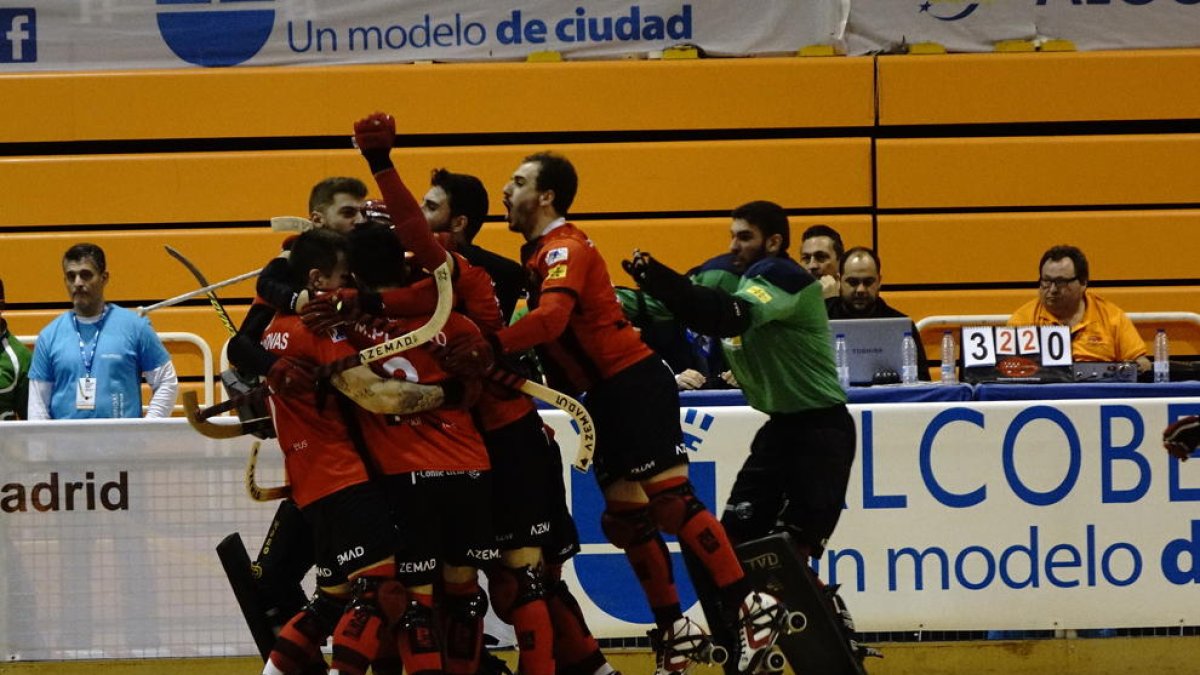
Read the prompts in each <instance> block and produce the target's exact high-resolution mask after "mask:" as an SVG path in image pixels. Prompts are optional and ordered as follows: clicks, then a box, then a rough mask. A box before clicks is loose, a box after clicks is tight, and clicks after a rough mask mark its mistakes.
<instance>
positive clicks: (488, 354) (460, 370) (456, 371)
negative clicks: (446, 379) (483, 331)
mask: <svg viewBox="0 0 1200 675" xmlns="http://www.w3.org/2000/svg"><path fill="white" fill-rule="evenodd" d="M438 359H439V361H440V362H441V366H442V370H444V371H446V372H447V373H448V374H450V375H453V376H455V377H466V378H473V377H482V376H483V375H484V373H487V372H488V371H490V370H491V369H492V366H493V365H495V363H496V354H495V352H494V350H493V349H492V345H491V343H489V342H488V340H487V339H486V338H485V337H484V336H483V335H480V334H479V333H460V334H458V335H455V336H454V337H452V338H450V340H449V341H447V342H446V346H445V347H443V348H442V349H441V350H440V351H439V353H438Z"/></svg>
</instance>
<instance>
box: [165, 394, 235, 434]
mask: <svg viewBox="0 0 1200 675" xmlns="http://www.w3.org/2000/svg"><path fill="white" fill-rule="evenodd" d="M180 398H181V399H182V401H183V411H184V413H185V414H187V421H188V424H189V425H191V427H192V428H193V429H195V430H196V431H197V432H198V433H199V434H200V435H201V436H204V437H205V438H216V439H218V440H220V439H225V438H237V437H238V436H241V435H242V433H243V431H242V424H241V422H238V423H237V424H215V423H213V422H209V421H208V420H207V419H206V417H205V416H204V415H202V414H201V411H200V402H199V400H198V399H197V398H196V392H195V391H190V390H189V391H185V392H183V394H182V395H181V396H180Z"/></svg>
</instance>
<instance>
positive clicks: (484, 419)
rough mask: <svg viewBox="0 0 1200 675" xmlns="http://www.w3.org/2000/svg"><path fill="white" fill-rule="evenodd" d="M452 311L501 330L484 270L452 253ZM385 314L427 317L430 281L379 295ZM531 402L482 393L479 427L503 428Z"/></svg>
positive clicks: (433, 294)
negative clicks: (453, 309) (453, 265)
mask: <svg viewBox="0 0 1200 675" xmlns="http://www.w3.org/2000/svg"><path fill="white" fill-rule="evenodd" d="M453 255H454V259H455V268H454V308H455V310H456V311H459V312H462V313H463V314H465V315H466V316H467V317H469V318H470V319H471V320H472V321H474V322H475V324H476V325H477V326H478V327H479V329H480V330H481V331H483V332H484V333H495V332H496V331H498V330H500V329H501V328H503V327H504V317H503V316H502V315H501V313H500V305H499V303H498V302H497V300H496V292H495V287H494V285H493V284H492V278H491V276H489V275H488V273H487V270H484V269H483V268H482V267H477V266H475V265H472V264H471V263H469V262H467V261H466V259H465V258H463V257H462V256H460V255H459V254H457V253H454V254H453ZM380 296H381V297H382V299H383V307H384V313H385V314H386V315H387V316H388V317H389V318H403V317H411V316H414V315H416V316H420V315H425V316H428V315H429V314H430V313H432V312H433V310H434V307H436V306H437V289H436V287H435V285H434V281H433V278H432V277H426V278H424V279H420V280H418V281H414V282H413V283H411V284H409V285H408V286H405V287H403V288H397V289H391V290H387V291H384V292H382V293H381V294H380ZM533 409H534V406H533V402H532V401H530V400H529V398H528V397H527V396H525V395H524V394H521V395H515V396H513V397H511V398H501V397H498V396H495V395H494V394H492V393H491V392H489V391H488V390H486V389H485V390H484V392H483V394H482V395H481V396H480V398H479V402H478V403H477V404H476V411H477V412H478V414H479V425H480V427H481V428H482V429H483V430H484V431H492V430H494V429H499V428H500V427H503V426H506V425H508V424H511V423H513V422H516V421H517V420H519V419H521V418H522V417H524V416H525V415H527V414H529V411H530V410H533Z"/></svg>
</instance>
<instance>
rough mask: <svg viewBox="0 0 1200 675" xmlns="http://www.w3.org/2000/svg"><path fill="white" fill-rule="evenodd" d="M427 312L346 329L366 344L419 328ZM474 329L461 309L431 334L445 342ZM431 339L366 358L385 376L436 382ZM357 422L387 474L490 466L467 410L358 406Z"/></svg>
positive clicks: (438, 371)
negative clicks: (411, 411)
mask: <svg viewBox="0 0 1200 675" xmlns="http://www.w3.org/2000/svg"><path fill="white" fill-rule="evenodd" d="M428 320H429V316H428V315H425V316H422V317H408V318H403V319H397V320H395V321H394V322H392V323H391V325H389V326H388V328H387V330H386V331H374V332H372V331H371V329H369V328H366V327H364V326H358V327H356V328H355V330H353V331H352V332H351V334H352V335H354V336H357V337H356V340H358V339H361V338H366V341H365V342H363V343H361V344H356V345H355V346H356V347H367V346H371V345H374V344H379V343H381V342H384V341H386V340H387V339H388V338H390V337H396V336H398V335H401V334H403V333H407V332H409V331H411V330H414V329H416V328H419V327H420V326H422V325H423V324H424V323H425V322H426V321H428ZM478 331H479V329H478V328H477V327H476V326H475V324H474V323H472V322H471V320H470V319H468V318H466V317H465V316H463V315H462V314H458V313H453V314H451V315H450V318H449V319H448V320H447V321H446V325H445V326H444V327H443V328H442V331H441V332H440V333H439V334H438V335H437V336H435V337H434V340H433V342H434V343H436V344H445V343H446V340H447V339H449V338H452V337H454V336H455V335H458V334H461V333H466V332H474V333H478ZM433 350H434V347H433V345H430V344H426V345H422V346H420V347H415V348H413V349H410V350H408V351H405V352H402V353H400V354H398V355H396V356H393V357H391V358H388V359H385V360H382V361H379V362H378V363H376V364H372V369H374V370H375V371H376V373H377V374H380V375H382V376H385V377H395V378H399V379H403V380H408V381H409V382H419V383H421V384H437V383H438V382H441V381H443V380H445V379H446V378H447V375H446V372H445V371H443V370H442V368H441V366H440V365H439V362H438V358H437V355H436V354H435V353H434V351H433ZM359 423H360V426H361V427H362V431H363V437H364V439H365V440H366V444H367V448H368V450H369V451H370V453H371V456H372V457H373V458H374V459H375V462H376V464H377V465H378V467H379V469H380V470H381V471H382V472H383V473H385V474H388V475H394V474H401V473H411V472H413V471H472V470H474V471H485V470H487V469H489V468H490V466H491V465H490V464H489V462H488V455H487V450H485V449H484V447H483V438H482V437H481V436H480V435H479V430H478V429H477V428H476V427H475V423H474V422H473V421H472V419H471V414H470V412H469V411H467V410H461V409H454V408H441V409H438V410H431V411H428V412H423V413H418V414H415V415H375V414H373V413H370V412H367V411H366V410H361V409H360V411H359Z"/></svg>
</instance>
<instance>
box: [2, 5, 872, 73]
mask: <svg viewBox="0 0 1200 675" xmlns="http://www.w3.org/2000/svg"><path fill="white" fill-rule="evenodd" d="M18 4H20V3H18ZM848 13H849V0H812V1H806V2H795V1H794V0H755V1H754V2H752V3H728V2H720V1H719V0H682V1H670V0H645V1H643V2H615V1H613V0H595V1H593V2H586V3H584V2H580V3H564V2H559V1H556V0H527V1H526V2H520V3H507V4H506V3H498V2H487V1H485V0H454V1H453V2H437V1H435V0H403V1H397V0H363V1H361V2H353V3H329V2H314V1H313V0H153V1H152V0H75V1H71V2H68V1H67V0H52V1H50V2H39V3H29V6H26V7H19V6H18V7H7V8H3V9H0V72H11V71H25V70H115V69H140V68H189V67H198V66H199V67H224V66H237V65H249V66H274V65H309V66H320V65H340V64H352V63H404V62H411V61H462V60H470V61H492V60H513V59H523V58H525V56H526V55H528V54H530V53H531V52H538V51H550V50H552V51H558V52H561V53H562V54H563V55H564V56H565V57H567V58H618V57H621V56H623V55H630V54H641V55H644V54H646V53H647V52H651V51H657V50H662V49H665V48H667V47H671V46H674V45H693V46H696V47H698V48H700V49H702V50H704V51H705V52H707V53H710V54H714V55H747V54H772V53H774V54H785V53H795V52H796V51H797V50H798V49H800V48H801V47H805V46H808V45H815V44H834V43H836V42H837V41H839V40H840V39H841V37H842V31H843V29H844V28H845V24H846V17H847V14H848Z"/></svg>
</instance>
